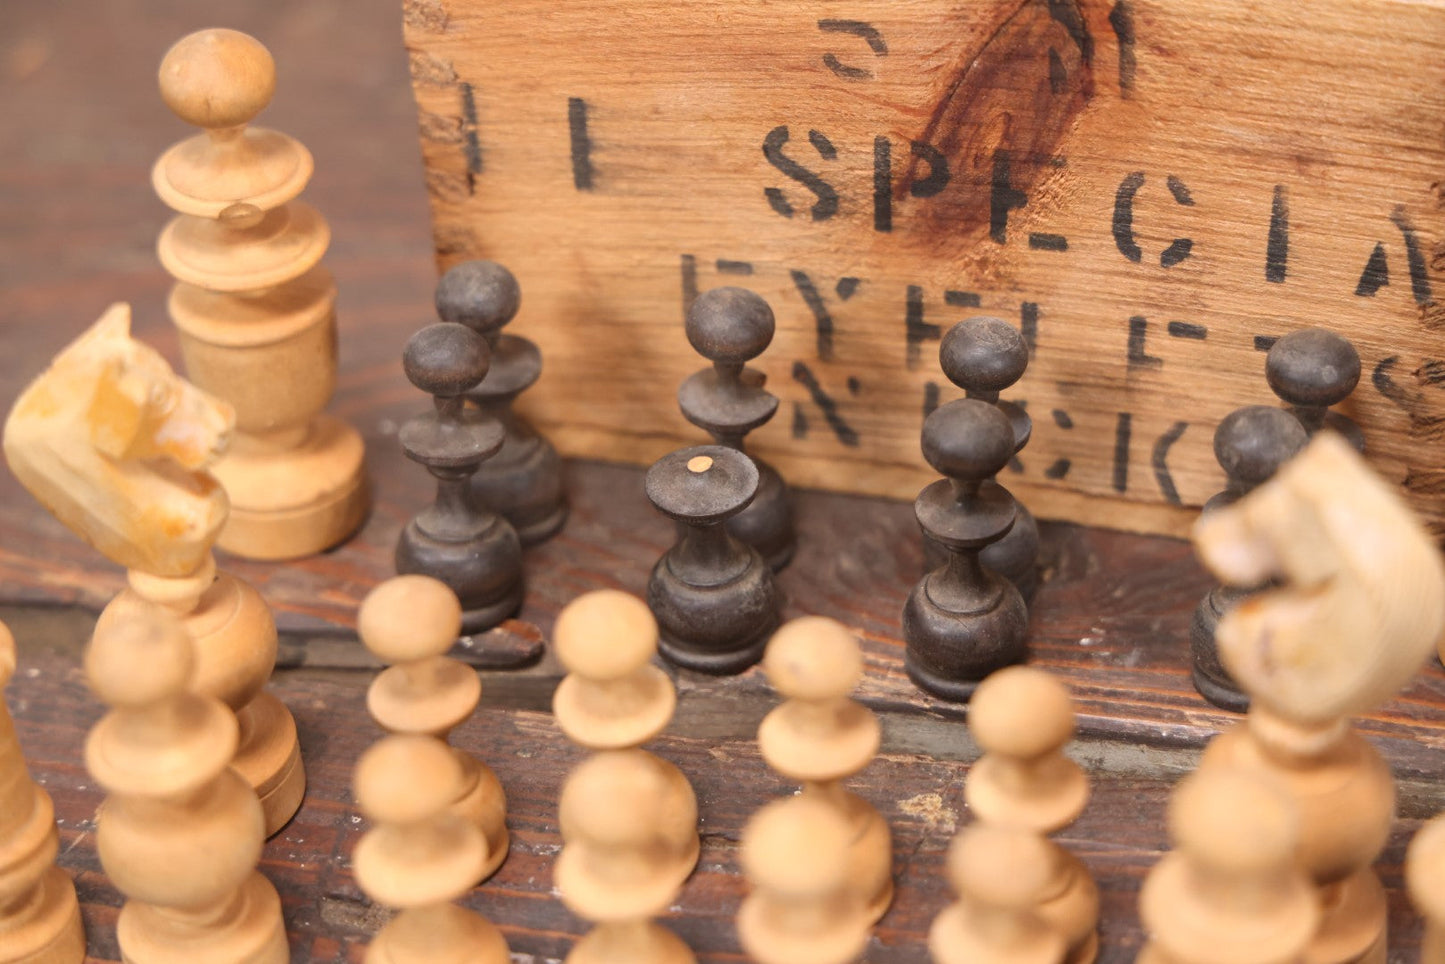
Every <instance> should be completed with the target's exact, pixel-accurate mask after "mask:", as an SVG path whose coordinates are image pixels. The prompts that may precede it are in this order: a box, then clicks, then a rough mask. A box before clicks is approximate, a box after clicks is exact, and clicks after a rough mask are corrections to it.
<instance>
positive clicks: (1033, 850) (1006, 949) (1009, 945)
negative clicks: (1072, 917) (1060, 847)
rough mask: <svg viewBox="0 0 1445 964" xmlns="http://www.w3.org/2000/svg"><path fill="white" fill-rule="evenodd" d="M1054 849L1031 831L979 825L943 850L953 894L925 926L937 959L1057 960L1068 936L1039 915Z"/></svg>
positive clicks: (958, 962) (957, 963)
mask: <svg viewBox="0 0 1445 964" xmlns="http://www.w3.org/2000/svg"><path fill="white" fill-rule="evenodd" d="M1052 862H1053V855H1052V854H1051V853H1050V852H1049V848H1048V843H1047V841H1046V840H1045V839H1044V838H1043V837H1040V836H1039V835H1038V834H1036V833H1032V832H1030V831H1028V830H1024V829H1022V828H1019V827H1008V826H996V825H993V824H986V823H978V824H973V825H971V826H968V827H964V828H963V830H962V831H961V832H960V833H959V834H958V836H957V837H955V838H954V839H953V843H952V844H951V845H950V846H949V848H948V880H949V883H951V884H952V885H953V889H954V891H955V892H956V893H957V894H958V900H957V901H956V902H954V903H953V904H950V905H949V906H948V907H945V908H944V909H943V911H942V913H940V914H939V915H938V916H937V917H936V918H934V921H933V927H931V928H930V929H929V931H928V951H929V954H930V955H931V956H932V957H933V960H934V964H1061V962H1063V961H1064V959H1065V958H1064V955H1065V941H1064V937H1063V935H1062V934H1060V933H1059V932H1058V931H1057V930H1056V929H1055V928H1053V927H1052V926H1050V924H1049V923H1048V922H1047V921H1045V920H1044V918H1043V916H1042V915H1041V914H1040V913H1039V909H1038V908H1039V905H1040V903H1041V902H1042V901H1043V900H1044V898H1045V896H1046V895H1047V893H1048V888H1049V884H1050V880H1049V878H1050V876H1051V871H1050V869H1049V865H1050V864H1051V863H1052Z"/></svg>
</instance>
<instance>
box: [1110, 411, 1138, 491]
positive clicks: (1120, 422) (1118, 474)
mask: <svg viewBox="0 0 1445 964" xmlns="http://www.w3.org/2000/svg"><path fill="white" fill-rule="evenodd" d="M1133 427H1134V416H1132V415H1130V414H1129V413H1128V412H1120V413H1119V414H1118V416H1117V417H1116V418H1115V420H1114V478H1113V485H1114V491H1115V492H1119V493H1124V492H1127V491H1129V436H1130V435H1131V434H1132V430H1133Z"/></svg>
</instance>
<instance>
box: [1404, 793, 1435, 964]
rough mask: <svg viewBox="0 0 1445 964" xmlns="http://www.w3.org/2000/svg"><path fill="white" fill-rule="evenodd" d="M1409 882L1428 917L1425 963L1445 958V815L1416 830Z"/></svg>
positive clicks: (1422, 950)
mask: <svg viewBox="0 0 1445 964" xmlns="http://www.w3.org/2000/svg"><path fill="white" fill-rule="evenodd" d="M1405 884H1406V885H1407V886H1408V887H1409V890H1410V901H1411V903H1413V904H1414V905H1415V908H1416V909H1417V910H1418V911H1419V912H1420V914H1421V915H1422V916H1423V917H1424V918H1425V937H1424V939H1423V940H1422V941H1421V943H1420V961H1421V964H1441V962H1442V961H1445V816H1439V817H1436V818H1435V819H1433V820H1431V821H1429V822H1428V823H1426V824H1425V825H1424V826H1422V827H1421V828H1420V829H1419V830H1417V831H1416V832H1415V836H1414V838H1413V839H1412V840H1411V841H1410V849H1409V850H1408V851H1406V853H1405Z"/></svg>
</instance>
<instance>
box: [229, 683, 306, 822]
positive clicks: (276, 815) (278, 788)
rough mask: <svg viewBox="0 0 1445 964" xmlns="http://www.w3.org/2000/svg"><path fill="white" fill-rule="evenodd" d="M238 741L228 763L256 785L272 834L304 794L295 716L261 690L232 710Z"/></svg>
mask: <svg viewBox="0 0 1445 964" xmlns="http://www.w3.org/2000/svg"><path fill="white" fill-rule="evenodd" d="M236 722H237V723H239V724H240V726H241V742H240V746H239V747H238V748H237V750H236V756H235V758H234V759H232V760H231V766H232V767H233V768H234V769H235V770H236V772H237V773H239V774H241V776H242V777H243V778H244V779H245V780H246V782H247V783H249V784H251V786H252V787H254V788H255V789H256V796H257V798H258V799H260V801H261V812H262V815H263V816H264V818H265V822H266V836H267V837H272V836H275V835H276V833H277V832H278V831H279V830H280V829H281V828H282V827H284V826H286V824H287V823H288V822H289V821H290V820H291V818H292V817H293V816H295V815H296V811H297V810H299V809H300V808H301V801H302V799H303V798H304V797H305V796H306V768H305V767H304V766H302V764H301V746H300V743H299V742H298V741H297V738H296V720H295V718H294V717H293V716H292V715H291V711H290V710H288V709H287V708H286V704H284V703H282V702H281V701H280V700H279V699H277V698H276V697H275V696H273V695H272V694H270V693H267V692H265V691H262V692H261V693H259V694H257V696H256V698H255V699H253V700H251V702H249V703H247V704H246V705H245V706H243V707H241V709H240V710H238V711H237V713H236Z"/></svg>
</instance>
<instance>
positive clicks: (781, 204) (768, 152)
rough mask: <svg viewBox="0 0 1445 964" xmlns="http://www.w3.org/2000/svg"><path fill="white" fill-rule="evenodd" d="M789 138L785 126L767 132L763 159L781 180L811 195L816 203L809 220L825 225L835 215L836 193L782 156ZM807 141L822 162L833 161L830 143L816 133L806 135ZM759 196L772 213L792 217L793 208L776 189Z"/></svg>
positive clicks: (832, 149)
mask: <svg viewBox="0 0 1445 964" xmlns="http://www.w3.org/2000/svg"><path fill="white" fill-rule="evenodd" d="M789 136H790V135H789V132H788V126H787V125H786V124H781V125H779V126H777V127H774V128H773V129H772V130H770V131H768V134H767V136H766V137H764V138H763V156H764V157H765V158H767V159H768V163H769V164H771V165H773V167H775V168H777V169H778V171H779V172H781V173H782V174H783V175H784V176H786V177H789V178H792V179H793V180H794V181H797V182H798V183H799V184H801V185H803V187H805V188H807V189H808V190H809V191H812V192H813V194H814V195H815V196H816V197H817V200H816V201H814V202H813V206H812V207H811V208H810V209H809V212H808V214H809V217H811V218H812V219H813V220H814V221H826V220H828V219H829V218H831V217H832V216H833V215H835V214H837V213H838V192H837V191H836V190H834V189H833V186H832V185H831V184H829V183H828V182H827V181H825V180H823V179H822V178H821V177H819V176H818V175H817V174H815V173H813V172H812V171H810V170H808V169H807V168H806V167H804V166H803V165H801V164H799V163H798V162H797V161H795V160H793V159H792V158H790V157H787V156H786V155H784V154H783V146H784V145H785V144H787V143H788V138H789ZM808 141H809V143H811V144H812V145H813V149H814V150H816V151H817V152H818V154H819V156H821V157H822V158H823V159H824V160H833V159H835V158H836V157H837V156H838V152H837V150H836V149H835V148H834V147H833V144H832V142H830V141H829V140H828V138H827V137H825V136H824V135H822V134H820V133H819V132H817V131H809V132H808ZM763 193H764V195H765V196H766V197H767V199H768V204H769V206H771V207H772V209H773V210H774V211H776V212H778V213H779V214H781V215H782V216H783V217H785V218H790V217H792V216H793V206H792V204H790V203H789V202H788V199H787V197H786V196H784V194H783V192H782V190H781V189H780V188H776V187H769V188H765V189H764V190H763Z"/></svg>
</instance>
